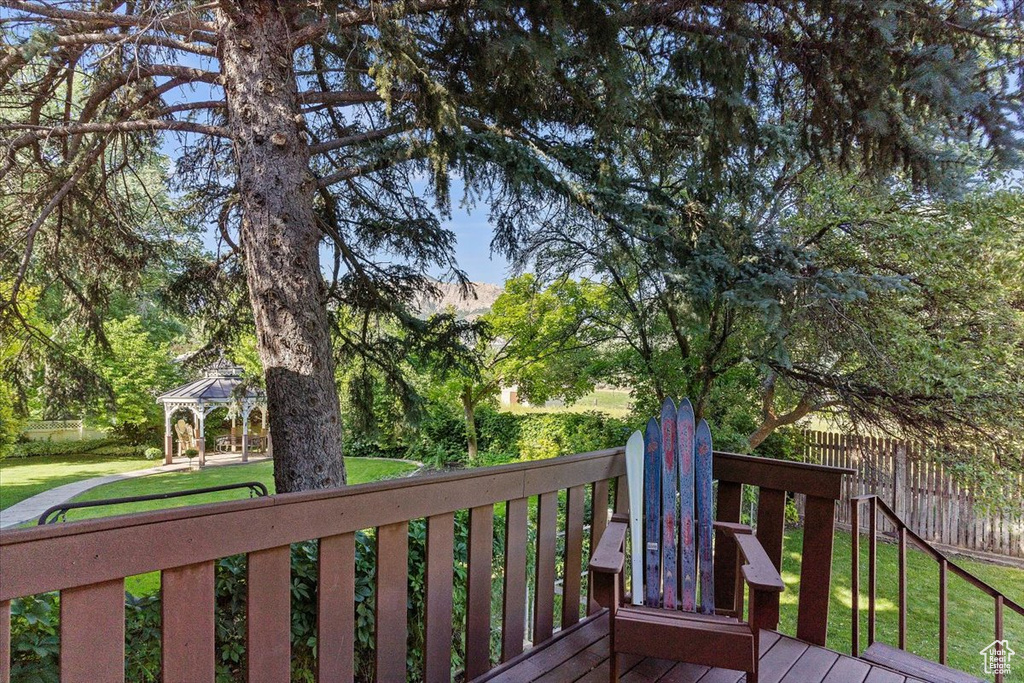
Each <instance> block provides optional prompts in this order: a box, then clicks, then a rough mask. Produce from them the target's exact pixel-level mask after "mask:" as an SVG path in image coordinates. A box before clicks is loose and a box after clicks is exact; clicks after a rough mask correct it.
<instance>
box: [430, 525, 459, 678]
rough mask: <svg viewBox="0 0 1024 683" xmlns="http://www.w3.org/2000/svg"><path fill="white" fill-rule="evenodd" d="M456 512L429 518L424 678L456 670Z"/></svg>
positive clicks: (448, 673)
mask: <svg viewBox="0 0 1024 683" xmlns="http://www.w3.org/2000/svg"><path fill="white" fill-rule="evenodd" d="M454 553H455V514H454V513H452V512H448V513H445V514H440V515H434V516H432V517H428V518H427V568H426V571H427V577H426V581H425V582H424V587H425V588H426V600H425V602H426V612H425V614H424V624H423V631H424V634H425V641H424V644H423V650H424V657H423V659H424V662H423V669H424V671H423V674H424V675H423V678H424V680H427V681H449V680H451V673H452V671H451V670H452V580H453V578H454Z"/></svg>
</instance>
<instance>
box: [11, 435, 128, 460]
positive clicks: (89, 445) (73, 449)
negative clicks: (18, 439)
mask: <svg viewBox="0 0 1024 683" xmlns="http://www.w3.org/2000/svg"><path fill="white" fill-rule="evenodd" d="M145 450H146V445H145V444H141V445H136V444H129V443H125V442H124V441H122V440H120V439H114V438H109V437H107V438H101V439H84V440H82V441H24V442H22V443H17V444H14V445H12V446H11V447H10V451H9V452H8V453H7V455H5V456H4V457H6V458H35V457H42V456H59V455H81V454H89V455H103V456H109V457H111V458H141V457H143V454H144V452H145Z"/></svg>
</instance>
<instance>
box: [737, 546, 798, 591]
mask: <svg viewBox="0 0 1024 683" xmlns="http://www.w3.org/2000/svg"><path fill="white" fill-rule="evenodd" d="M735 538H736V545H737V546H739V549H740V554H741V555H742V556H743V562H744V564H743V578H744V580H746V582H747V585H748V586H750V589H751V590H755V591H766V592H770V593H780V592H782V591H783V590H785V588H786V584H784V583H783V582H782V577H781V576H779V570H777V569H776V568H775V565H774V564H772V561H771V560H770V559H769V558H768V553H766V552H765V550H764V546H762V545H761V541H759V540H757V536H754V535H752V534H739V535H737V536H736V537H735Z"/></svg>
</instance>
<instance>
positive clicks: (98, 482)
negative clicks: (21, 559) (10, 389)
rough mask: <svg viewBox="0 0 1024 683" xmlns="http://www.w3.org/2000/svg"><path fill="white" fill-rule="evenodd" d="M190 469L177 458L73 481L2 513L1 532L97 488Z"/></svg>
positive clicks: (214, 462)
mask: <svg viewBox="0 0 1024 683" xmlns="http://www.w3.org/2000/svg"><path fill="white" fill-rule="evenodd" d="M269 459H270V458H269V456H265V455H258V456H257V455H251V456H249V463H254V462H263V461H264V460H269ZM240 464H242V454H241V453H209V454H207V456H206V466H207V467H221V466H224V465H240ZM247 464H248V463H247ZM188 468H189V462H188V459H187V458H175V459H174V462H173V463H172V464H170V465H159V466H157V467H150V468H147V469H144V470H133V471H131V472H121V473H120V474H108V475H105V476H102V477H93V478H92V479H83V480H82V481H74V482H71V483H70V484H64V485H63V486H58V487H56V488H52V489H49V490H48V491H43V492H42V493H39V494H36V495H34V496H32V497H31V498H26V499H25V500H23V501H21V502H20V503H15V504H14V505H12V506H11V507H9V508H6V509H4V510H0V529H4V528H6V527H11V526H17V525H18V524H23V523H25V522H29V521H32V522H34V521H36V520H37V519H39V516H40V515H41V514H43V513H44V512H45V511H46V510H47V508H50V507H53V506H54V505H60V504H61V503H65V502H67V501H69V500H71V499H72V498H74V497H75V496H77V495H78V494H80V493H84V492H85V491H88V490H89V489H94V488H96V487H97V486H102V485H104V484H110V483H113V482H115V481H121V480H123V479H135V478H136V477H145V476H148V475H150V474H160V473H162V472H176V471H179V470H187V469H188Z"/></svg>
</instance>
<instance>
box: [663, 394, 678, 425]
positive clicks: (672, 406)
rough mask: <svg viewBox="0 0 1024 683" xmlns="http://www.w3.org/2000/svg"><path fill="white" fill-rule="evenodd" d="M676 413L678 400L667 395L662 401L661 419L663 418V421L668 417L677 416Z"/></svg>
mask: <svg viewBox="0 0 1024 683" xmlns="http://www.w3.org/2000/svg"><path fill="white" fill-rule="evenodd" d="M675 414H676V402H675V401H673V400H672V397H671V396H666V397H665V400H664V401H662V402H661V419H662V421H665V420H666V419H669V418H672V417H675Z"/></svg>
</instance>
